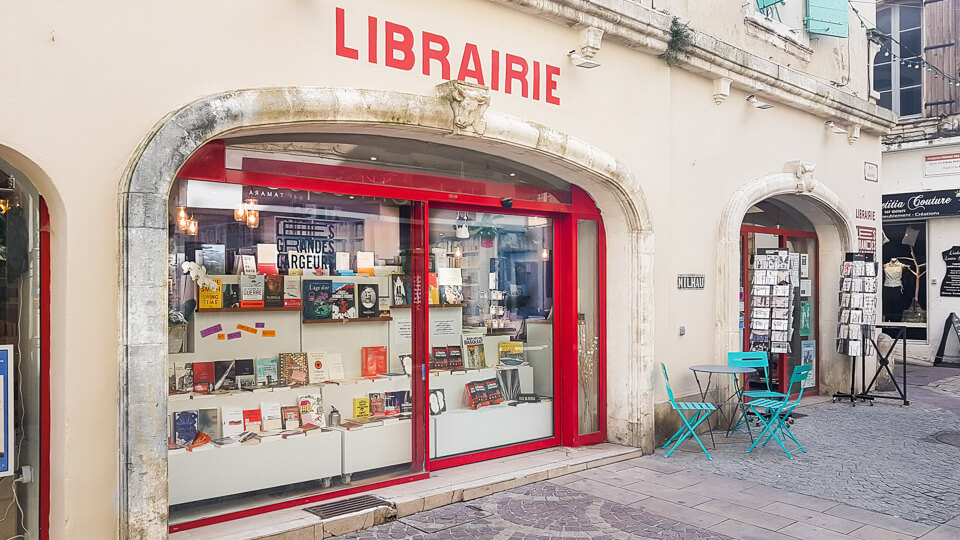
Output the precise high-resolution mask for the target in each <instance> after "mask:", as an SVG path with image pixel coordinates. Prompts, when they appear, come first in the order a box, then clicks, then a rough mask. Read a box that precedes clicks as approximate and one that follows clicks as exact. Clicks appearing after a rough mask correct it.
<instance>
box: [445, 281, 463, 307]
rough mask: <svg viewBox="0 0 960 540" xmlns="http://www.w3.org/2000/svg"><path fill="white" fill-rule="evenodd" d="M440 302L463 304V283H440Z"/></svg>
mask: <svg viewBox="0 0 960 540" xmlns="http://www.w3.org/2000/svg"><path fill="white" fill-rule="evenodd" d="M440 303H441V304H462V303H463V286H462V285H440Z"/></svg>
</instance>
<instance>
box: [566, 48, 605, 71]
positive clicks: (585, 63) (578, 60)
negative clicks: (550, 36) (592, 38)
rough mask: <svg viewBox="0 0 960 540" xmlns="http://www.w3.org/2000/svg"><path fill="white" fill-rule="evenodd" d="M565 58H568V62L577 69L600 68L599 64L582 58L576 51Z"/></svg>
mask: <svg viewBox="0 0 960 540" xmlns="http://www.w3.org/2000/svg"><path fill="white" fill-rule="evenodd" d="M567 56H569V57H570V62H572V63H573V65H575V66H577V67H579V68H584V69H592V68H595V67H600V62H597V61H596V60H593V59H591V58H587V57H585V56H583V55H582V54H580V53H578V52H577V50H576V49H574V50H572V51H570V52H568V53H567Z"/></svg>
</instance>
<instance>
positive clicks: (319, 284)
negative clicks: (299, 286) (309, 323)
mask: <svg viewBox="0 0 960 540" xmlns="http://www.w3.org/2000/svg"><path fill="white" fill-rule="evenodd" d="M332 292H333V282H332V281H330V280H329V279H310V280H307V279H305V280H303V318H304V320H308V319H309V320H315V319H332V318H333V307H332V306H331V305H330V303H329V302H330V295H331V293H332Z"/></svg>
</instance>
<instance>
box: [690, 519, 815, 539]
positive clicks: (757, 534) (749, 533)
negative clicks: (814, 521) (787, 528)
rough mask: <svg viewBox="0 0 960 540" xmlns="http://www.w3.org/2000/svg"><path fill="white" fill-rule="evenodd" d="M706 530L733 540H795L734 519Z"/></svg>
mask: <svg viewBox="0 0 960 540" xmlns="http://www.w3.org/2000/svg"><path fill="white" fill-rule="evenodd" d="M707 528H708V529H710V530H711V531H714V532H718V533H720V534H725V535H727V536H730V537H733V538H739V539H740V540H796V538H793V537H791V536H787V535H785V534H780V533H778V532H773V531H771V530H768V529H764V528H761V527H757V526H755V525H751V524H749V523H744V522H742V521H737V520H735V519H727V520H724V521H723V522H721V523H718V524H716V525H712V526H710V527H707Z"/></svg>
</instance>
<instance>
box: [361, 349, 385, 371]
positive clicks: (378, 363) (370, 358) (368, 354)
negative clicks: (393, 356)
mask: <svg viewBox="0 0 960 540" xmlns="http://www.w3.org/2000/svg"><path fill="white" fill-rule="evenodd" d="M360 359H361V365H360V369H361V375H362V376H364V377H375V376H376V375H378V374H380V373H386V372H387V348H386V347H383V346H380V347H362V348H361V349H360Z"/></svg>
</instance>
